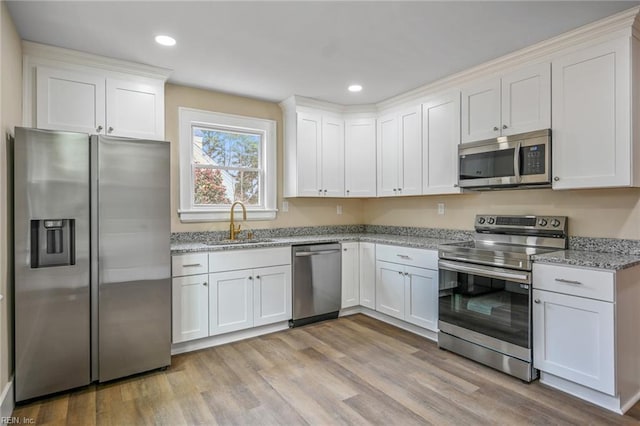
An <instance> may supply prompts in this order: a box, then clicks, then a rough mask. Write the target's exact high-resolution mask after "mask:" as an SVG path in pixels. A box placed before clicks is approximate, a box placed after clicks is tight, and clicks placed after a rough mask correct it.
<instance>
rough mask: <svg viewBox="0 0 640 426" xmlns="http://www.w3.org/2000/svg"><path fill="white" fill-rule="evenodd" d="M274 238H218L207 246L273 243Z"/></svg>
mask: <svg viewBox="0 0 640 426" xmlns="http://www.w3.org/2000/svg"><path fill="white" fill-rule="evenodd" d="M273 241H274V240H272V239H270V238H251V239H246V238H244V239H242V238H241V239H236V240H218V241H211V242H208V243H206V244H205V245H207V246H226V245H243V244H259V243H271V242H273Z"/></svg>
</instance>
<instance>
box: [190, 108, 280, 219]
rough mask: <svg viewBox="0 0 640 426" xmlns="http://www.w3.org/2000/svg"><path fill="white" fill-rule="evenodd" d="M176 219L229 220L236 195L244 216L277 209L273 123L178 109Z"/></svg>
mask: <svg viewBox="0 0 640 426" xmlns="http://www.w3.org/2000/svg"><path fill="white" fill-rule="evenodd" d="M179 121H180V210H179V214H180V220H181V221H183V222H201V221H213V220H221V221H222V220H224V221H226V220H229V209H230V207H231V204H232V203H233V202H235V201H241V202H242V203H243V204H244V205H245V206H246V207H247V218H248V219H254V220H259V219H264V220H267V219H274V218H275V215H276V209H275V206H276V165H275V158H276V123H275V121H273V120H264V119H260V118H251V117H242V116H237V115H229V114H222V113H215V112H208V111H199V110H194V109H189V108H180V109H179Z"/></svg>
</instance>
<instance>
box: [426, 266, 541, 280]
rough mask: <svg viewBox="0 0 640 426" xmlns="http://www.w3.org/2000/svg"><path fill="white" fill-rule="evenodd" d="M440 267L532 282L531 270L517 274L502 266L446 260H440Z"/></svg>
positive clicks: (484, 275) (490, 276) (489, 276)
mask: <svg viewBox="0 0 640 426" xmlns="http://www.w3.org/2000/svg"><path fill="white" fill-rule="evenodd" d="M438 268H439V269H445V270H447V271H452V272H464V273H469V274H475V275H481V276H483V277H488V278H502V279H505V280H509V281H513V282H518V283H523V284H531V273H529V272H524V273H521V274H517V273H513V272H510V271H507V270H505V269H501V268H491V267H484V266H480V265H473V266H471V265H467V264H463V263H459V262H449V261H446V260H439V261H438Z"/></svg>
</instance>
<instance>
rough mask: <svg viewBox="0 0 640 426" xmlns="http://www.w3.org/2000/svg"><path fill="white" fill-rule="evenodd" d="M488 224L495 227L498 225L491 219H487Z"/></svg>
mask: <svg viewBox="0 0 640 426" xmlns="http://www.w3.org/2000/svg"><path fill="white" fill-rule="evenodd" d="M487 222H489V225H493V224H494V223H496V220H495V219H494V218H492V217H490V218H489V219H487Z"/></svg>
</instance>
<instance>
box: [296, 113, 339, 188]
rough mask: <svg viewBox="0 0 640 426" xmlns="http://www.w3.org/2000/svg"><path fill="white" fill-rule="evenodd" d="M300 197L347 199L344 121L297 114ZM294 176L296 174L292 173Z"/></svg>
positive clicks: (297, 166) (298, 184)
mask: <svg viewBox="0 0 640 426" xmlns="http://www.w3.org/2000/svg"><path fill="white" fill-rule="evenodd" d="M287 143H295V144H296V152H297V161H296V166H295V169H296V171H297V183H296V187H297V191H296V194H295V195H297V196H299V197H343V196H344V120H342V119H341V118H339V117H333V116H328V115H324V114H321V113H309V112H298V113H297V121H296V139H295V141H287ZM291 172H292V173H295V172H294V171H291Z"/></svg>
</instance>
